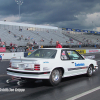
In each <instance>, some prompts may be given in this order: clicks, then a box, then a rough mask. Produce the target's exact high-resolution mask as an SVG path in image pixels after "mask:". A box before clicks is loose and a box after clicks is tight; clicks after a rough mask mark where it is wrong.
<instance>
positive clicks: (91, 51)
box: [89, 50, 99, 53]
mask: <svg viewBox="0 0 100 100" xmlns="http://www.w3.org/2000/svg"><path fill="white" fill-rule="evenodd" d="M95 52H99V50H89V53H95Z"/></svg>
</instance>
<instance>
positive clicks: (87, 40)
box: [0, 21, 100, 47]
mask: <svg viewBox="0 0 100 100" xmlns="http://www.w3.org/2000/svg"><path fill="white" fill-rule="evenodd" d="M0 38H1V40H2V41H5V42H6V46H8V47H9V45H10V43H13V44H16V45H17V46H26V45H27V43H31V44H33V45H34V46H40V45H43V46H44V47H55V45H56V41H59V42H60V43H61V45H62V46H63V47H69V46H70V47H77V46H79V45H80V44H81V45H82V46H94V45H96V44H100V36H97V35H93V34H91V35H89V34H86V33H85V32H75V31H66V30H62V28H58V27H53V26H49V25H35V24H25V23H15V22H6V21H0Z"/></svg>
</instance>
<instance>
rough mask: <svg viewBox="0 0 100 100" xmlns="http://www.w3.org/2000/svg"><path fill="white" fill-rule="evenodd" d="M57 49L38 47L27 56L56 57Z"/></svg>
mask: <svg viewBox="0 0 100 100" xmlns="http://www.w3.org/2000/svg"><path fill="white" fill-rule="evenodd" d="M56 52H57V50H52V49H37V50H36V51H34V52H33V53H32V54H30V55H29V56H28V57H27V58H55V56H56Z"/></svg>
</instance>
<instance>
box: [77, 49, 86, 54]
mask: <svg viewBox="0 0 100 100" xmlns="http://www.w3.org/2000/svg"><path fill="white" fill-rule="evenodd" d="M76 51H77V52H78V53H79V54H86V50H76Z"/></svg>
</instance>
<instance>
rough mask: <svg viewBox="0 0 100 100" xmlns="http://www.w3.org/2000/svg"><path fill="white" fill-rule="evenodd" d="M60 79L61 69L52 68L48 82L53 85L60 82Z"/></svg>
mask: <svg viewBox="0 0 100 100" xmlns="http://www.w3.org/2000/svg"><path fill="white" fill-rule="evenodd" d="M61 79H62V70H61V69H54V70H53V71H52V73H51V75H50V79H49V81H50V84H51V85H53V86H55V85H58V84H59V83H60V82H61Z"/></svg>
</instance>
